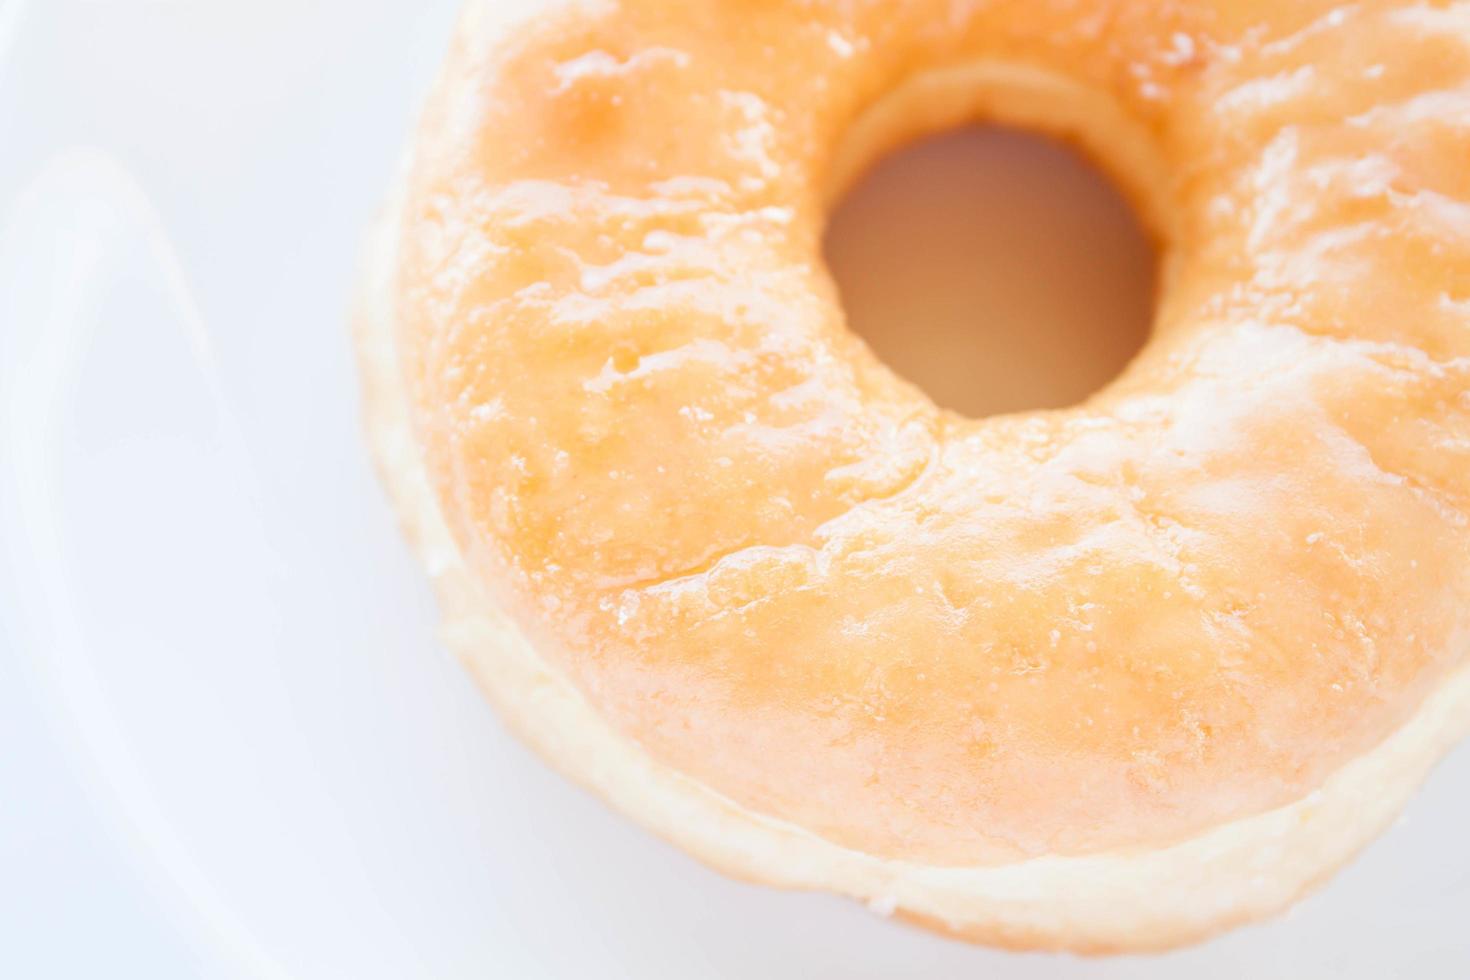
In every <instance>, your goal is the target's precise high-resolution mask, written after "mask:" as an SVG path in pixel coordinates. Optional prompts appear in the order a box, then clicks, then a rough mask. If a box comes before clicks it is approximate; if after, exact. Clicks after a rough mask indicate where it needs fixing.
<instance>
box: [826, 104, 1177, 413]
mask: <svg viewBox="0 0 1470 980" xmlns="http://www.w3.org/2000/svg"><path fill="white" fill-rule="evenodd" d="M824 250H825V254H826V260H827V263H828V266H829V268H830V270H831V272H832V275H833V277H834V278H835V280H836V282H837V286H838V290H839V292H840V294H841V298H842V303H843V306H844V308H845V312H846V315H847V320H848V324H849V326H850V327H851V328H852V329H853V330H854V331H855V332H856V333H857V334H858V335H859V336H861V337H862V338H863V339H864V340H866V341H867V343H868V345H869V346H870V347H871V348H872V349H873V351H874V352H875V353H876V354H877V355H878V357H879V358H880V359H882V360H883V361H884V362H885V363H886V364H887V365H888V366H889V367H890V368H892V369H893V370H894V371H896V372H897V373H898V374H899V375H900V376H902V377H904V378H906V379H907V380H909V381H910V382H912V383H914V384H916V385H917V386H919V387H920V388H921V389H923V390H924V391H925V392H926V393H927V394H928V395H929V397H931V398H932V399H933V400H934V401H935V402H937V403H938V404H939V405H941V406H943V407H945V408H948V409H952V410H953V411H956V412H960V413H962V414H965V415H968V416H971V417H974V418H979V417H983V416H987V415H996V414H1001V413H1006V412H1021V411H1033V410H1038V409H1049V408H1064V407H1067V406H1070V405H1075V404H1077V403H1079V402H1081V401H1083V400H1085V399H1086V398H1087V397H1088V396H1089V395H1091V394H1093V393H1094V392H1096V391H1097V390H1099V389H1100V388H1102V387H1103V386H1104V385H1106V384H1107V383H1108V382H1109V381H1111V380H1112V379H1113V378H1115V377H1116V376H1117V375H1118V374H1119V373H1120V372H1121V371H1122V369H1123V367H1124V365H1126V364H1127V363H1128V361H1129V360H1130V359H1131V358H1132V357H1133V355H1134V354H1136V353H1137V352H1138V350H1139V349H1140V348H1141V347H1142V346H1143V343H1144V341H1145V339H1146V338H1147V336H1148V332H1149V325H1150V322H1151V320H1152V316H1153V308H1154V283H1155V279H1156V275H1157V254H1156V250H1155V248H1154V245H1153V243H1152V242H1151V240H1150V237H1149V235H1148V234H1147V233H1146V232H1145V230H1144V227H1143V224H1142V222H1141V221H1140V219H1139V216H1138V215H1137V214H1136V213H1135V212H1134V210H1133V208H1132V207H1131V206H1130V205H1129V203H1128V201H1127V200H1126V199H1125V198H1124V197H1123V195H1122V193H1121V192H1120V191H1119V190H1118V188H1117V187H1116V185H1114V184H1113V182H1112V181H1111V180H1110V179H1109V178H1108V177H1107V176H1106V175H1105V174H1103V172H1102V171H1101V170H1099V169H1097V168H1096V167H1095V166H1093V165H1092V164H1091V163H1090V162H1089V161H1088V160H1086V159H1085V158H1084V157H1082V156H1081V155H1080V154H1079V153H1077V152H1076V151H1074V150H1073V149H1071V148H1070V147H1068V146H1065V145H1063V144H1062V143H1060V142H1057V141H1055V140H1052V139H1050V138H1048V137H1045V136H1040V135H1036V134H1033V133H1030V132H1025V131H1021V130H1016V129H1010V128H1006V127H1002V126H974V127H967V128H964V129H959V130H953V131H950V132H946V133H941V134H938V135H935V136H930V137H927V138H925V139H921V140H919V141H917V142H915V143H911V144H910V145H908V146H906V147H904V148H902V149H900V150H898V151H897V152H895V153H892V154H889V155H888V156H886V157H883V158H881V159H879V160H878V161H877V163H876V164H875V165H873V166H872V167H871V168H870V169H869V170H868V171H867V172H866V174H865V175H864V176H863V177H862V178H861V179H859V180H858V181H857V182H856V184H855V185H853V186H852V187H851V188H850V189H849V190H848V191H847V192H846V193H845V194H844V196H843V197H842V198H841V199H840V200H839V202H838V204H837V206H836V208H835V209H834V210H833V212H832V214H831V217H830V219H829V222H828V226H827V231H826V239H825V242H824Z"/></svg>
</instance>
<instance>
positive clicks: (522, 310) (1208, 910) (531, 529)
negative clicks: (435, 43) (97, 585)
mask: <svg viewBox="0 0 1470 980" xmlns="http://www.w3.org/2000/svg"><path fill="white" fill-rule="evenodd" d="M495 6H496V5H495V4H494V3H491V2H484V3H479V4H475V5H472V7H471V9H470V11H469V13H468V14H467V16H466V17H465V19H464V21H463V24H462V26H461V29H460V32H459V35H458V38H457V41H456V45H455V49H454V51H453V53H452V55H451V58H450V61H449V64H448V65H447V67H446V69H445V71H444V74H443V76H442V78H441V81H440V84H439V87H438V89H437V91H436V94H435V95H434V97H433V98H432V99H431V101H430V104H429V106H428V109H427V111H426V114H425V119H424V122H423V125H422V127H421V131H420V133H419V137H418V141H417V143H416V145H415V149H414V154H413V157H412V160H411V165H410V167H409V170H408V173H407V176H406V179H405V182H404V186H403V187H402V189H401V195H400V198H399V201H398V204H397V205H396V207H395V209H394V211H393V213H392V216H391V220H390V222H389V223H388V224H387V225H386V226H385V230H384V232H383V235H382V240H381V241H380V243H379V246H378V250H377V251H376V252H375V253H374V263H373V267H372V269H371V270H370V274H369V289H370V292H369V295H368V296H367V297H366V299H365V301H364V313H363V315H362V318H361V320H360V337H361V347H362V351H363V360H364V366H365V369H366V372H365V373H366V375H367V378H368V404H369V412H370V422H371V425H372V428H373V431H374V433H375V442H376V445H377V447H378V450H379V458H380V461H381V462H382V463H383V467H384V470H385V472H386V473H387V474H388V477H389V482H390V484H391V485H393V486H394V487H395V492H396V494H397V496H398V498H399V501H400V504H401V506H402V508H403V509H404V511H405V514H406V516H407V518H408V520H409V521H410V523H411V524H412V525H413V526H414V527H416V528H417V529H418V532H417V533H418V536H419V539H420V543H421V546H422V545H423V544H424V541H425V540H426V539H428V540H432V547H431V548H428V549H427V551H429V552H432V557H431V564H432V566H433V567H434V568H435V569H436V570H437V573H438V579H439V583H440V586H441V592H442V593H443V594H444V597H445V602H446V607H447V608H446V614H447V617H448V619H449V620H450V622H451V624H457V626H455V627H454V629H455V632H454V633H453V637H454V642H455V645H456V647H457V648H458V649H459V650H460V651H461V652H462V653H463V654H464V656H465V657H466V659H467V660H468V661H469V662H470V663H471V664H472V665H473V666H474V667H475V669H476V671H477V673H478V674H479V675H480V676H481V678H482V680H483V681H484V683H485V685H486V687H487V689H489V690H490V691H491V693H492V695H493V696H494V697H495V698H496V699H497V701H499V702H500V703H501V706H502V710H504V711H505V712H506V713H507V714H508V716H509V717H511V719H512V720H513V721H514V722H515V723H516V724H517V727H518V728H520V729H521V730H522V731H523V732H524V733H525V734H526V737H527V738H528V739H529V740H531V741H532V742H533V743H534V744H536V745H537V746H538V747H540V748H541V749H542V750H543V751H545V752H546V753H547V754H548V755H549V756H550V757H552V758H553V760H554V761H556V762H557V763H558V764H559V765H560V766H562V767H563V768H564V769H567V770H568V771H570V772H571V773H572V775H574V776H576V777H577V778H579V779H581V780H583V781H584V782H587V783H589V784H591V785H592V786H593V787H594V788H596V789H597V790H598V791H599V792H602V793H603V794H604V795H606V796H608V797H609V798H610V799H612V800H613V801H614V802H616V803H617V804H618V805H619V806H621V807H623V808H624V809H626V810H628V811H629V812H630V813H632V814H633V815H635V816H636V817H638V819H640V820H642V821H644V822H645V823H647V824H649V825H650V826H653V827H654V828H655V829H658V830H659V831H660V832H662V833H665V834H666V835H668V836H670V837H673V838H674V839H676V840H678V841H680V842H681V843H683V844H685V845H686V846H689V847H690V848H691V849H693V850H695V851H696V852H697V853H700V854H702V855H703V856H705V857H707V858H708V859H710V860H712V861H714V862H715V863H717V864H720V865H721V866H723V867H726V868H728V869H730V870H732V871H735V872H737V873H745V874H749V875H752V876H755V877H759V878H761V879H764V880H775V881H778V882H782V883H791V884H801V885H810V886H818V887H831V888H834V889H836V890H839V891H844V892H847V893H850V894H855V895H859V896H862V897H865V898H872V899H877V900H878V901H879V904H880V905H881V904H887V903H889V902H890V901H891V902H892V903H893V904H895V905H896V906H897V907H898V908H899V909H900V910H902V911H903V912H905V914H909V915H912V916H915V917H917V918H919V919H921V920H924V921H927V922H930V923H931V924H935V925H938V926H940V927H942V928H948V929H951V930H953V931H957V932H960V933H962V934H965V935H970V936H972V937H975V938H982V939H987V940H989V941H997V942H1006V943H1010V944H1014V945H1067V946H1073V947H1077V948H1099V949H1100V948H1117V947H1139V946H1154V945H1160V944H1165V943H1169V942H1175V941H1179V940H1180V939H1182V938H1188V937H1190V936H1194V935H1198V934H1201V933H1204V932H1207V931H1210V930H1211V929H1216V928H1220V927H1222V926H1223V925H1226V924H1229V923H1231V922H1234V921H1239V920H1241V919H1243V918H1247V917H1250V916H1255V915H1260V914H1264V913H1266V912H1269V911H1271V910H1273V909H1275V908H1279V907H1280V906H1281V905H1282V904H1284V903H1285V902H1287V901H1289V900H1290V899H1291V898H1292V897H1293V896H1294V895H1295V894H1297V893H1298V892H1299V891H1300V890H1301V889H1302V888H1304V887H1306V886H1307V885H1309V884H1310V883H1312V882H1313V881H1315V880H1317V879H1318V878H1320V877H1321V876H1322V875H1324V874H1326V873H1327V872H1329V871H1330V870H1331V869H1332V868H1333V867H1335V866H1336V865H1337V864H1338V863H1340V862H1341V861H1342V860H1343V859H1345V858H1346V856H1348V854H1350V853H1351V852H1352V850H1354V849H1355V848H1357V847H1359V846H1361V845H1362V843H1364V842H1365V841H1366V839H1367V838H1368V837H1369V836H1370V835H1371V834H1372V833H1374V832H1376V830H1378V829H1379V828H1381V827H1382V826H1383V824H1384V823H1385V822H1386V821H1387V820H1388V819H1390V818H1391V816H1392V814H1393V812H1395V811H1396V809H1397V807H1398V806H1399V805H1400V804H1401V802H1402V800H1403V799H1404V798H1405V797H1406V796H1407V794H1408V793H1409V792H1410V791H1411V789H1412V787H1413V785H1414V784H1415V783H1416V782H1417V780H1418V779H1419V778H1420V776H1421V775H1422V773H1423V771H1424V770H1425V769H1426V768H1427V767H1428V765H1429V764H1431V762H1432V761H1433V759H1434V758H1436V757H1437V755H1438V753H1439V752H1440V751H1441V750H1442V748H1443V746H1444V745H1445V744H1447V743H1448V741H1449V739H1450V737H1451V736H1452V735H1453V734H1455V733H1456V732H1458V731H1459V729H1460V728H1461V727H1463V721H1464V719H1465V716H1466V714H1467V710H1466V702H1467V700H1470V692H1467V691H1466V688H1467V687H1470V682H1467V681H1466V680H1465V676H1466V672H1465V670H1464V664H1465V659H1466V656H1467V652H1470V601H1467V599H1470V561H1467V555H1470V526H1467V514H1470V169H1467V168H1466V167H1465V166H1464V161H1465V160H1466V159H1470V6H1467V5H1464V4H1435V5H1431V4H1415V3H1368V4H1356V5H1351V6H1347V5H1340V4H1331V3H1313V2H1304V3H1294V4H1281V3H1275V4H1267V3H1263V2H1255V0H1236V2H1197V3H1157V2H1143V0H1136V2H1122V3H1101V2H1099V3H1095V4H1093V3H1085V2H1083V3H1079V2H1076V0H1065V2H1064V0H1012V2H1005V0H1000V2H986V3H980V2H973V3H968V2H959V3H954V2H949V0H943V2H941V0H932V2H931V0H921V2H914V3H905V4H872V5H868V4H849V3H838V2H835V0H833V2H815V3H803V4H796V3H786V2H779V0H762V2H758V3H751V2H748V0H698V2H689V3H665V2H654V0H625V2H622V3H617V4H611V3H609V4H576V5H567V6H565V7H561V8H557V9H556V10H555V11H553V12H551V13H547V14H543V15H540V16H538V17H536V18H534V19H532V20H529V21H525V22H522V23H520V24H518V25H517V26H516V27H515V28H514V29H513V30H508V29H506V27H505V25H504V24H503V23H502V20H501V19H500V18H498V17H496V16H495V15H494V12H493V10H492V8H494V7H495ZM970 119H997V120H1000V121H1004V122H1009V123H1015V124H1018V125H1026V126H1032V127H1035V128H1039V129H1042V130H1045V131H1048V132H1052V133H1055V134H1057V135H1060V136H1062V137H1064V138H1067V139H1071V140H1073V141H1075V142H1077V143H1078V144H1079V145H1081V146H1082V147H1083V148H1084V149H1085V150H1086V151H1087V152H1089V153H1090V154H1091V155H1093V156H1094V157H1095V158H1096V159H1098V160H1099V162H1100V163H1101V164H1102V165H1103V166H1104V167H1106V168H1108V169H1109V170H1110V171H1111V172H1113V173H1114V174H1116V176H1117V178H1118V180H1119V181H1120V183H1121V184H1122V186H1124V187H1125V188H1126V189H1128V190H1129V192H1130V193H1131V194H1132V195H1133V196H1134V198H1135V200H1136V201H1137V203H1138V207H1139V209H1140V211H1141V213H1142V214H1143V215H1144V216H1145V217H1146V219H1147V220H1148V221H1149V223H1150V225H1151V227H1152V228H1153V229H1154V232H1155V234H1156V235H1158V237H1159V238H1160V241H1161V247H1162V249H1163V254H1164V288H1163V290H1162V293H1161V296H1160V299H1159V309H1158V314H1157V320H1156V324H1155V327H1154V336H1153V338H1152V339H1151V341H1150V343H1149V346H1148V347H1147V348H1146V349H1145V351H1144V352H1143V354H1142V355H1140V357H1139V359H1138V360H1137V361H1136V362H1135V363H1134V364H1133V365H1132V366H1131V367H1130V368H1129V370H1128V371H1127V372H1125V374H1124V375H1123V376H1122V377H1121V378H1120V379H1119V380H1118V381H1117V382H1115V383H1114V384H1113V385H1111V386H1109V387H1108V388H1106V389H1104V390H1103V391H1102V392H1100V393H1098V394H1097V395H1096V396H1094V397H1093V398H1092V399H1090V400H1089V401H1088V402H1087V403H1085V404H1083V405H1080V406H1077V407H1076V408H1074V409H1069V410H1065V411H1058V412H1047V413H1037V414H1029V415H1018V416H1004V417H996V418H987V419H967V418H962V417H959V416H956V415H953V414H951V413H947V412H944V411H941V410H940V409H938V408H936V407H935V406H934V405H933V404H932V403H931V402H929V401H928V400H927V399H926V398H925V397H924V396H923V395H922V394H921V393H919V392H918V391H916V390H914V389H913V388H911V387H910V386H908V385H907V384H906V383H904V382H902V381H901V380H900V379H898V378H897V377H896V376H894V375H893V374H892V373H891V372H890V371H889V370H888V369H887V368H885V367H884V366H883V365H882V364H881V363H879V362H877V361H876V360H875V359H874V358H873V357H872V355H871V353H870V352H869V351H868V350H867V349H866V348H865V347H864V346H863V345H862V343H861V342H860V341H859V340H858V339H857V338H855V337H854V336H853V335H852V334H851V333H850V332H849V331H848V330H847V329H846V326H845V323H844V319H843V314H842V311H841V308H840V306H839V305H838V303H837V300H836V295H835V291H834V289H833V286H832V283H831V282H830V280H829V278H828V276H827V275H826V272H825V270H824V268H823V266H822V263H821V261H820V239H821V231H822V224H823V220H824V217H825V213H826V209H827V207H828V206H829V204H830V202H831V200H832V198H833V196H834V194H835V193H837V192H838V191H839V190H840V188H841V187H842V186H845V184H846V183H847V182H848V181H850V180H851V178H852V177H853V175H855V174H856V173H858V172H860V171H861V169H862V167H864V166H865V165H866V164H867V163H869V162H871V160H872V159H873V157H874V156H875V155H876V154H879V153H881V152H883V151H884V150H885V149H888V148H890V147H892V146H895V145H898V144H899V143H901V142H903V141H905V140H908V139H912V138H914V137H916V136H919V135H923V134H924V133H925V132H930V131H933V130H935V129H939V128H944V127H947V126H952V125H956V124H959V123H963V122H965V121H967V120H970ZM405 488H407V489H405ZM1375 786H1377V787H1381V791H1380V792H1375V791H1374V789H1372V787H1375ZM691 822H702V823H701V826H698V827H696V826H691V825H690V823H691ZM1186 869H1192V870H1186ZM1199 889H1213V890H1214V891H1213V893H1212V894H1213V895H1214V898H1213V899H1201V898H1199V897H1198V896H1196V897H1195V898H1193V899H1191V900H1190V901H1187V902H1186V901H1183V900H1182V899H1181V896H1182V895H1183V893H1184V892H1185V891H1186V890H1191V891H1198V890H1199Z"/></svg>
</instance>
